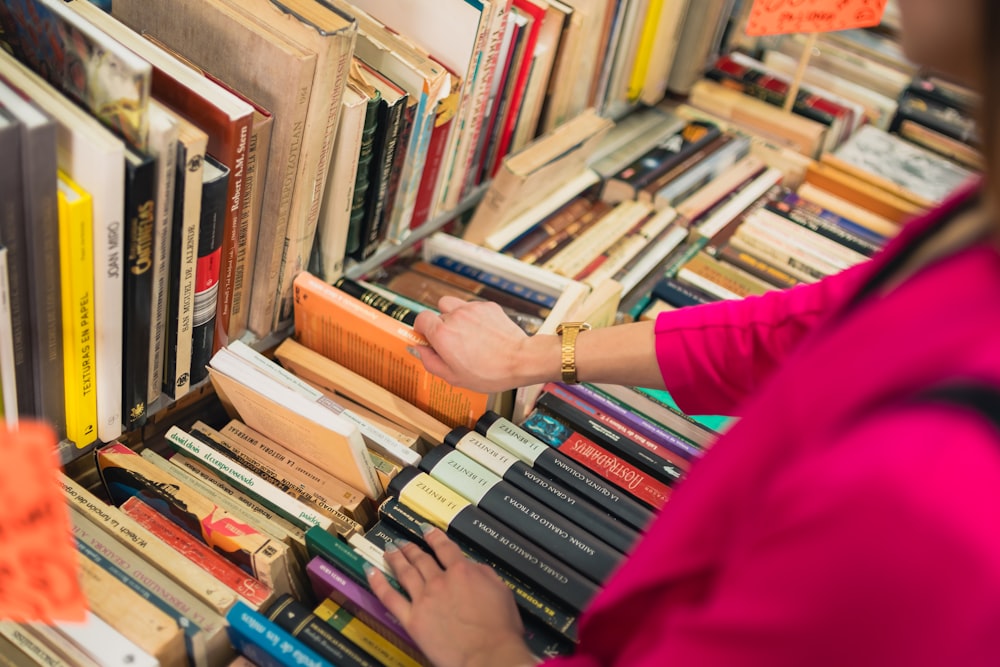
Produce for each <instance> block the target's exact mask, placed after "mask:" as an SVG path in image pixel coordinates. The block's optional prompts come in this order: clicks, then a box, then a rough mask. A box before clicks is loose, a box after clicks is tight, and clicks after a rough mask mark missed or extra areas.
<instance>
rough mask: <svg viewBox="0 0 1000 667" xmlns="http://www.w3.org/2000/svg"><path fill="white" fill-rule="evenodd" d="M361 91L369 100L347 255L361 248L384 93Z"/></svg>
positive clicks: (355, 181)
mask: <svg viewBox="0 0 1000 667" xmlns="http://www.w3.org/2000/svg"><path fill="white" fill-rule="evenodd" d="M358 89H359V91H360V92H361V93H362V94H363V95H365V97H367V98H368V103H367V104H366V106H365V124H364V127H363V130H362V133H361V151H360V153H359V154H358V173H357V176H356V177H355V180H354V199H353V200H352V201H351V218H350V223H349V227H348V229H347V249H346V250H347V254H349V255H350V254H353V253H355V252H357V251H358V250H359V249H360V248H361V233H362V231H363V228H364V223H365V202H366V201H368V196H367V193H368V186H369V184H370V183H371V163H372V159H373V157H374V155H375V130H376V129H377V128H378V110H379V104H380V102H381V101H382V93H380V92H379V91H378V89H377V88H374V87H371V86H366V87H364V89H363V90H362V87H361V86H358Z"/></svg>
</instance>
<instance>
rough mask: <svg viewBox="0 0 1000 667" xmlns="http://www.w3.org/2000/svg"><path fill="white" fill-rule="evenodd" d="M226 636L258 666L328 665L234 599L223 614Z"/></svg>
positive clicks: (328, 664)
mask: <svg viewBox="0 0 1000 667" xmlns="http://www.w3.org/2000/svg"><path fill="white" fill-rule="evenodd" d="M226 621H227V622H228V623H229V628H228V629H229V640H230V641H231V642H232V643H233V646H235V647H236V650H237V651H239V652H240V653H242V654H243V655H245V656H246V657H247V658H249V659H250V660H252V661H253V662H254V663H256V664H257V665H259V667H292V666H294V667H330V663H329V662H327V661H326V660H324V659H323V658H321V657H319V656H318V655H317V654H316V652H315V651H313V650H312V649H310V648H308V647H306V646H305V645H304V644H303V643H302V642H300V641H299V640H298V639H296V638H295V637H293V636H292V635H290V634H288V633H287V632H285V631H284V630H282V629H281V628H279V627H278V625H277V624H275V623H274V622H272V621H269V620H268V619H267V618H265V617H264V616H263V615H262V614H258V613H257V612H255V611H254V610H253V609H251V608H250V607H249V606H248V605H247V604H246V603H244V602H242V601H237V602H236V604H234V605H233V607H232V608H231V609H230V610H229V612H228V613H227V614H226Z"/></svg>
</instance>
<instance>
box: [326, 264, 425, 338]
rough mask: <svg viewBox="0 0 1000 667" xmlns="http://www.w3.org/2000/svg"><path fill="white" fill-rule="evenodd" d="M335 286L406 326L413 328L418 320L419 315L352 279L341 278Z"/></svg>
mask: <svg viewBox="0 0 1000 667" xmlns="http://www.w3.org/2000/svg"><path fill="white" fill-rule="evenodd" d="M333 286H334V287H336V288H337V289H340V290H343V291H344V292H345V293H347V294H350V295H351V296H353V297H354V298H355V299H357V300H359V301H361V302H362V303H366V304H368V305H369V306H371V307H372V308H374V309H376V310H378V311H380V312H383V313H385V314H386V315H388V316H389V317H391V318H392V319H394V320H399V321H400V322H402V323H404V324H409V325H410V326H413V322H414V321H415V320H416V319H417V314H416V313H415V312H414V311H412V310H410V309H409V308H406V307H403V306H400V305H398V304H396V303H393V302H392V301H390V300H389V299H387V298H385V297H384V296H382V295H381V294H378V293H377V292H373V291H371V290H369V289H366V288H365V287H363V286H361V285H359V284H358V283H357V282H355V281H353V280H351V279H350V278H347V277H344V276H341V277H340V278H338V279H337V281H336V282H335V283H333Z"/></svg>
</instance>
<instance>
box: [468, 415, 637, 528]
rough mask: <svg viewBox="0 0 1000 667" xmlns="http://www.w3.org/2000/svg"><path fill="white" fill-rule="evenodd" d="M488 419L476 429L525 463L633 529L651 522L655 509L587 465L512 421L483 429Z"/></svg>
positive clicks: (496, 421) (484, 418) (494, 421)
mask: <svg viewBox="0 0 1000 667" xmlns="http://www.w3.org/2000/svg"><path fill="white" fill-rule="evenodd" d="M488 418H492V417H491V416H490V413H487V416H486V417H483V419H480V420H479V422H478V423H477V424H476V429H477V430H480V431H481V432H488V433H489V435H488V436H487V437H488V438H490V439H491V440H493V442H495V443H497V444H498V445H500V446H501V447H503V448H504V449H506V450H507V451H508V452H510V453H512V454H514V455H515V456H517V457H518V458H519V459H521V461H522V462H523V463H525V464H527V465H529V466H531V467H533V468H534V469H535V470H537V471H539V472H541V473H543V474H545V475H548V476H550V477H551V478H552V479H555V480H556V481H558V482H561V483H562V484H563V486H565V487H567V488H569V489H571V490H573V491H575V492H576V493H577V494H578V495H580V496H581V497H583V498H586V499H587V500H589V501H590V502H591V503H593V504H594V505H596V506H597V507H599V508H601V509H602V510H603V511H604V512H606V513H607V514H609V515H611V516H612V517H614V518H616V519H617V520H619V521H621V522H623V523H625V524H626V525H628V526H630V527H631V528H632V529H634V530H638V531H642V530H644V529H645V527H646V526H647V525H649V523H650V522H651V521H652V519H653V512H652V510H650V509H649V508H648V507H646V506H645V505H643V504H642V503H640V502H638V501H637V500H634V499H633V498H632V497H631V496H629V495H628V494H626V493H623V492H622V491H621V490H619V489H618V487H616V486H615V485H613V484H611V483H609V482H607V481H605V480H604V479H602V478H601V477H599V476H597V475H596V474H594V473H593V472H591V471H590V470H589V469H588V468H586V467H585V466H584V465H582V464H580V463H577V462H576V461H574V460H573V459H571V458H570V457H568V456H566V455H565V454H561V453H559V451H558V450H557V449H555V448H554V447H552V446H549V445H548V444H546V443H545V442H543V441H542V440H540V439H539V438H536V437H535V436H534V435H532V434H531V433H530V432H529V431H527V430H525V429H524V428H521V427H519V426H517V425H515V424H514V423H512V422H510V421H509V420H506V419H504V420H503V422H500V419H502V418H499V417H497V418H496V419H494V420H493V422H492V423H490V425H489V428H484V427H486V426H487V424H488V422H486V421H484V420H487V419H488ZM497 423H502V424H503V428H502V429H496V428H492V425H493V424H497Z"/></svg>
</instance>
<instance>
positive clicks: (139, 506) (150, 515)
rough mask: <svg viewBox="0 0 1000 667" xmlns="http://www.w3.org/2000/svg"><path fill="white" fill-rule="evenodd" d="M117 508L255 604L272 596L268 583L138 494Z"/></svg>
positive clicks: (264, 601)
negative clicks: (221, 553)
mask: <svg viewBox="0 0 1000 667" xmlns="http://www.w3.org/2000/svg"><path fill="white" fill-rule="evenodd" d="M120 509H121V511H122V512H124V513H125V514H127V515H128V516H130V517H132V518H133V519H135V520H136V522H137V523H138V524H139V525H140V526H142V527H143V528H145V529H146V530H148V531H149V532H150V533H152V534H153V535H156V536H157V537H158V538H160V540H162V541H163V543H164V544H166V545H167V546H169V547H170V548H171V549H173V550H174V551H176V552H177V553H179V554H181V555H183V556H184V557H185V558H187V559H188V560H189V561H191V562H192V563H194V564H195V565H197V566H198V567H199V568H201V569H202V570H204V571H205V572H207V573H209V574H211V575H212V576H213V577H215V578H216V579H218V580H219V582H220V583H222V584H225V586H226V587H227V588H229V589H230V590H231V591H233V592H234V593H237V594H238V595H239V596H240V597H242V598H243V599H244V600H245V601H246V602H248V603H249V604H251V605H253V606H254V607H260V606H261V605H263V604H267V602H269V601H270V600H271V598H272V597H273V595H274V593H273V591H272V590H271V587H270V586H267V585H265V584H264V583H262V582H260V581H258V580H257V579H254V578H253V577H250V576H247V574H246V573H245V572H244V571H243V570H241V569H240V568H238V567H236V566H235V565H233V564H232V563H230V562H229V561H227V560H226V559H225V558H222V557H221V556H219V554H217V553H215V552H214V551H212V550H211V549H209V548H208V547H207V546H205V545H204V544H203V543H202V542H199V541H198V540H196V539H194V538H193V537H191V535H190V534H188V533H186V532H184V531H183V530H181V529H180V528H178V527H177V526H176V525H175V524H174V523H173V522H171V521H169V520H168V519H167V518H166V517H164V516H163V515H162V514H160V513H159V512H157V511H156V510H154V509H153V508H151V507H150V506H149V505H147V504H146V503H144V502H142V501H141V500H140V499H139V498H137V497H134V496H133V497H132V498H129V499H128V500H126V501H125V502H124V503H122V506H121V508H120Z"/></svg>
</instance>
